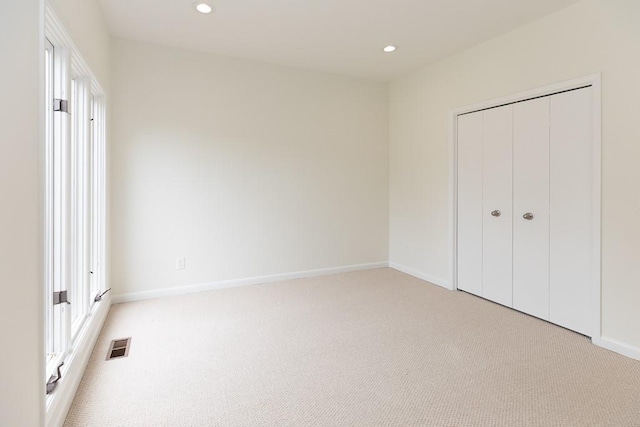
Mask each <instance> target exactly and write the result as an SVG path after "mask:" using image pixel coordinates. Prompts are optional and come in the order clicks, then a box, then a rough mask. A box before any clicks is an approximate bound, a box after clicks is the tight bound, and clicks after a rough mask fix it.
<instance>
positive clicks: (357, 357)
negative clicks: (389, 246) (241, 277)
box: [65, 269, 640, 427]
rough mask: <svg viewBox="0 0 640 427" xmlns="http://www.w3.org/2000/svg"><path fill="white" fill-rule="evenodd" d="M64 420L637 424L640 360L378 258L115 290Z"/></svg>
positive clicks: (256, 423)
mask: <svg viewBox="0 0 640 427" xmlns="http://www.w3.org/2000/svg"><path fill="white" fill-rule="evenodd" d="M128 336H131V337H132V342H131V350H130V353H129V357H127V358H124V359H119V360H112V361H105V360H104V359H105V355H106V352H107V347H108V344H109V342H110V340H112V339H115V338H122V337H128ZM65 425H67V426H237V427H241V426H251V427H253V426H322V427H329V426H514V427H515V426H619V427H622V426H640V362H638V361H635V360H631V359H628V358H625V357H623V356H620V355H617V354H615V353H612V352H609V351H607V350H603V349H601V348H598V347H596V346H594V345H592V344H591V343H590V341H589V340H588V339H587V338H585V337H583V336H581V335H578V334H575V333H572V332H570V331H567V330H565V329H562V328H559V327H557V326H554V325H551V324H548V323H546V322H543V321H541V320H537V319H535V318H532V317H529V316H526V315H524V314H521V313H518V312H516V311H513V310H510V309H507V308H504V307H501V306H499V305H496V304H493V303H490V302H487V301H484V300H482V299H479V298H476V297H473V296H471V295H468V294H465V293H462V292H450V291H447V290H444V289H441V288H438V287H436V286H433V285H429V284H427V283H425V282H422V281H420V280H417V279H414V278H412V277H409V276H407V275H404V274H402V273H399V272H397V271H394V270H390V269H380V270H372V271H364V272H356V273H348V274H340V275H335V276H328V277H322V278H312V279H300V280H292V281H286V282H281V283H276V284H267V285H256V286H248V287H241V288H234V289H225V290H218V291H212V292H206V293H200V294H193V295H185V296H179V297H172V298H164V299H156V300H149V301H143V302H136V303H128V304H121V305H116V306H113V307H112V309H111V312H110V314H109V317H108V319H107V323H106V325H105V328H104V330H103V331H102V334H101V335H100V338H99V340H98V344H97V345H96V348H95V350H94V353H93V355H92V357H91V361H90V363H89V366H88V368H87V371H86V373H85V375H84V378H83V380H82V383H81V384H80V388H79V390H78V394H77V396H76V399H75V401H74V403H73V406H72V407H71V411H70V413H69V416H68V418H67V421H66V424H65Z"/></svg>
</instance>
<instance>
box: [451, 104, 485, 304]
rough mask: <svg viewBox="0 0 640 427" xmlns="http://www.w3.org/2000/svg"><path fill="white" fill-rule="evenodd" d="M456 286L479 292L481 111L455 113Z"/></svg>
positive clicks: (480, 263)
mask: <svg viewBox="0 0 640 427" xmlns="http://www.w3.org/2000/svg"><path fill="white" fill-rule="evenodd" d="M457 178H458V289H461V290H463V291H467V292H470V293H472V294H475V295H479V296H481V295H482V112H477V113H471V114H465V115H462V116H459V117H458V177H457Z"/></svg>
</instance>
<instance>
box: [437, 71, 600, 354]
mask: <svg viewBox="0 0 640 427" xmlns="http://www.w3.org/2000/svg"><path fill="white" fill-rule="evenodd" d="M601 86H602V83H601V74H600V73H595V74H590V75H588V76H584V77H580V78H576V79H573V80H568V81H564V82H560V83H554V84H551V85H548V86H544V87H540V88H537V89H533V90H529V91H525V92H520V93H517V94H513V95H509V96H505V97H501V98H497V99H493V100H489V101H485V102H481V103H477V104H473V105H468V106H466V107H462V108H458V109H455V110H453V111H451V113H450V115H449V162H450V163H449V166H450V170H451V173H450V174H449V195H450V207H449V215H450V217H451V218H452V221H451V224H450V229H449V246H450V253H451V258H450V260H451V263H450V266H449V267H450V271H451V284H450V289H451V290H457V289H458V277H457V275H458V262H457V260H458V248H457V240H458V217H457V215H458V191H457V189H458V183H457V176H458V159H457V157H458V154H457V153H458V148H457V141H458V136H457V129H458V116H460V115H463V114H468V113H473V112H476V111H481V110H486V109H489V108H495V107H499V106H502V105H507V104H513V103H517V102H522V101H527V100H530V99H534V98H539V97H543V96H550V95H554V94H556V93H561V92H566V91H569V90H574V89H581V88H586V87H591V90H592V93H593V96H592V103H593V105H592V109H591V111H592V114H593V120H592V126H593V128H592V133H593V138H592V148H591V150H592V165H591V175H592V176H591V193H592V199H591V200H592V206H591V220H592V221H591V224H592V230H591V241H592V244H593V247H592V254H591V264H592V266H593V270H592V277H591V290H590V292H591V307H592V309H591V312H592V323H591V324H592V329H591V330H592V333H591V341H592V342H593V343H594V344H596V345H602V339H601V338H602V325H601V295H602V281H601V277H602V275H601V254H602V252H601V246H602V244H601V206H602V205H601V198H602V89H601Z"/></svg>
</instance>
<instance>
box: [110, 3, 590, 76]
mask: <svg viewBox="0 0 640 427" xmlns="http://www.w3.org/2000/svg"><path fill="white" fill-rule="evenodd" d="M576 1H577V0H384V1H383V0H211V4H213V6H214V7H215V8H216V12H215V13H213V14H209V15H203V14H200V13H197V12H196V11H195V10H194V8H193V2H192V0H100V5H101V7H102V10H103V12H104V15H105V18H106V20H107V25H108V26H109V30H110V32H111V34H112V35H113V36H114V37H119V38H124V39H130V40H138V41H147V42H153V43H158V44H163V45H169V46H176V47H182V48H187V49H194V50H199V51H204V52H211V53H215V54H220V55H226V56H231V57H236V58H244V59H251V60H257V61H264V62H271V63H276V64H282V65H288V66H294V67H301V68H307V69H313V70H320V71H326V72H331V73H337V74H344V75H351V76H358V77H364V78H369V79H375V80H380V81H386V80H391V79H393V78H396V77H399V76H401V75H403V74H405V73H408V72H410V71H413V70H416V69H419V68H421V67H423V66H425V65H428V64H430V63H433V62H435V61H437V60H440V59H442V58H444V57H446V56H449V55H451V54H454V53H456V52H459V51H461V50H463V49H465V48H468V47H471V46H473V45H476V44H478V43H481V42H483V41H485V40H488V39H490V38H492V37H495V36H497V35H499V34H502V33H505V32H507V31H509V30H512V29H515V28H517V27H519V26H521V25H523V24H525V23H527V22H531V21H533V20H535V19H537V18H540V17H542V16H544V15H548V14H550V13H552V12H554V11H556V10H559V9H562V8H563V7H566V6H568V5H570V4H572V3H575V2H576ZM389 44H393V45H397V46H398V50H397V51H396V52H394V53H392V54H385V53H383V52H382V48H383V47H384V46H386V45H389Z"/></svg>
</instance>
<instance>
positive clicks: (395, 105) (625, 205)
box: [390, 0, 640, 347]
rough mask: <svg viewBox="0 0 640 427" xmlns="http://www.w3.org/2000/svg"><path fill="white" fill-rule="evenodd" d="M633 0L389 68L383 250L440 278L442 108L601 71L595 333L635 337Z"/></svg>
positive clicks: (445, 126) (586, 5) (443, 241)
mask: <svg viewBox="0 0 640 427" xmlns="http://www.w3.org/2000/svg"><path fill="white" fill-rule="evenodd" d="M639 16H640V2H638V1H637V0H586V1H582V2H580V3H577V4H575V5H573V6H571V7H569V8H567V9H564V10H562V11H559V12H557V13H555V14H553V15H550V16H548V17H545V18H543V19H541V20H539V21H536V22H534V23H531V24H529V25H527V26H525V27H522V28H520V29H517V30H515V31H513V32H510V33H508V34H505V35H503V36H500V37H498V38H496V39H493V40H491V41H488V42H486V43H484V44H482V45H479V46H477V47H475V48H473V49H470V50H467V51H465V52H463V53H460V54H458V55H456V56H453V57H451V58H449V59H447V60H444V61H442V62H439V63H437V64H434V65H432V66H429V67H427V68H424V69H422V70H420V71H418V72H415V73H412V74H411V75H408V76H406V77H404V78H401V79H398V80H396V81H394V82H392V84H391V92H390V103H391V106H390V116H391V122H390V134H391V141H390V145H391V160H390V188H391V191H390V202H391V207H390V259H391V261H392V262H396V263H399V264H402V265H405V266H407V267H409V268H412V269H414V270H417V271H419V272H422V273H424V274H428V275H431V276H435V277H438V278H442V279H443V280H444V281H449V280H450V271H449V262H450V255H449V250H448V248H449V234H448V230H449V221H450V218H449V193H448V183H449V173H450V171H449V163H448V162H449V160H448V159H449V158H448V155H449V151H448V150H449V145H448V144H449V140H448V135H449V134H448V133H449V121H448V120H449V114H450V111H451V110H453V109H454V108H457V107H462V106H465V105H470V104H473V103H476V102H480V101H484V100H489V99H493V98H497V97H501V96H505V95H509V94H512V93H517V92H520V91H524V90H528V89H532V88H536V87H540V86H544V85H547V84H550V83H554V82H559V81H563V80H568V79H571V78H575V77H580V76H583V75H587V74H590V73H594V72H599V71H601V72H602V77H603V83H602V84H603V117H602V118H603V140H602V143H603V164H602V171H603V194H602V196H603V197H602V201H603V207H602V214H603V223H602V226H603V228H602V246H603V252H602V286H603V288H602V315H603V317H602V327H603V330H602V332H603V336H605V337H608V338H611V339H614V340H618V341H620V342H623V343H626V344H629V345H631V346H635V347H640V310H639V309H638V302H639V301H640V262H639V260H640V209H639V208H640V186H639V185H638V183H640V167H638V165H639V164H640V127H638V124H637V122H638V120H637V118H636V117H635V115H636V114H637V111H638V100H639V99H640V79H639V78H638V75H639V74H638V73H639V70H640V54H639V47H640V25H638V17H639Z"/></svg>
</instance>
